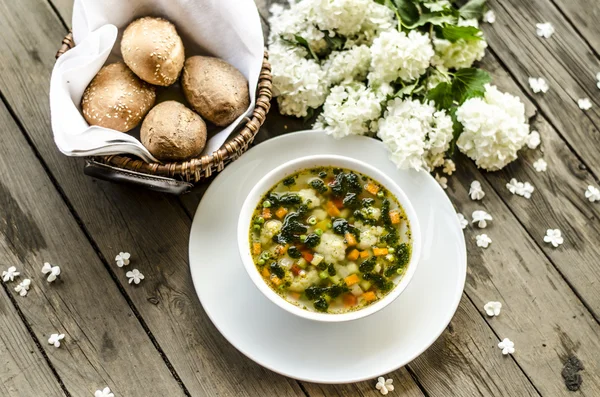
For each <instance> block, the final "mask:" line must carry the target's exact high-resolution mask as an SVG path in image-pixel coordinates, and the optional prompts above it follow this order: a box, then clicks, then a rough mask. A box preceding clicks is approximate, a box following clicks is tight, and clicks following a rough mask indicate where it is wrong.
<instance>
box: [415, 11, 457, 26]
mask: <svg viewBox="0 0 600 397" xmlns="http://www.w3.org/2000/svg"><path fill="white" fill-rule="evenodd" d="M457 22H458V18H457V17H456V16H454V15H452V14H448V13H441V12H429V13H426V14H421V16H420V17H419V20H418V21H417V23H415V24H414V25H412V26H409V28H410V29H414V28H417V27H420V26H423V25H426V24H428V23H430V24H432V25H435V26H444V25H447V24H455V23H457Z"/></svg>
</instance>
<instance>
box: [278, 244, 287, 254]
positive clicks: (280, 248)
mask: <svg viewBox="0 0 600 397" xmlns="http://www.w3.org/2000/svg"><path fill="white" fill-rule="evenodd" d="M287 249H288V245H287V244H286V245H278V246H277V247H275V255H277V256H280V255H284V254H285V253H286V252H287Z"/></svg>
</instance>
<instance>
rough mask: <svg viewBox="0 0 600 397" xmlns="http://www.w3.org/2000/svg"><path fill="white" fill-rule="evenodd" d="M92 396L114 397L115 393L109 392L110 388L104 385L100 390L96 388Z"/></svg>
mask: <svg viewBox="0 0 600 397" xmlns="http://www.w3.org/2000/svg"><path fill="white" fill-rule="evenodd" d="M94 397H115V395H114V394H113V393H111V391H110V388H108V387H105V388H104V389H102V390H96V392H95V393H94Z"/></svg>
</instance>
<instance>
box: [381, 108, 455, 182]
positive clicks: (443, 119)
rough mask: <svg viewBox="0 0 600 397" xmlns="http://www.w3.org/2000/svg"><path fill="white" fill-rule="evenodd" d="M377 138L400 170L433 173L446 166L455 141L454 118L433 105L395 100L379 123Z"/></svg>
mask: <svg viewBox="0 0 600 397" xmlns="http://www.w3.org/2000/svg"><path fill="white" fill-rule="evenodd" d="M378 128H379V130H378V133H377V136H378V137H379V138H380V139H381V140H382V141H383V143H384V144H385V145H386V146H387V148H388V149H389V151H390V159H391V160H392V161H393V162H394V163H395V164H396V165H397V166H398V168H400V169H410V168H413V169H416V170H426V171H430V170H431V169H433V168H435V167H439V166H440V165H442V164H443V163H444V155H445V153H446V151H448V149H449V148H450V142H451V140H452V133H453V129H452V119H451V118H450V116H448V115H447V114H446V112H445V111H443V110H442V111H436V109H435V107H434V106H433V102H430V103H421V102H419V101H417V100H411V99H407V100H404V101H403V100H402V99H400V98H394V99H392V100H391V101H389V102H388V103H387V109H386V111H385V114H384V116H383V118H382V119H380V120H379V122H378Z"/></svg>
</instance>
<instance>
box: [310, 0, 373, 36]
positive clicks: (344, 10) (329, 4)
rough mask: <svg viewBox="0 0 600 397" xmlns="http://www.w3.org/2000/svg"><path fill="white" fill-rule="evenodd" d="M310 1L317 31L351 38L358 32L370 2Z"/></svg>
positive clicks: (341, 0)
mask: <svg viewBox="0 0 600 397" xmlns="http://www.w3.org/2000/svg"><path fill="white" fill-rule="evenodd" d="M303 1H306V0H303ZM303 1H300V3H302V2H303ZM310 1H311V2H312V3H313V7H314V14H313V15H312V17H313V20H314V21H315V23H316V25H317V26H318V27H319V29H321V30H328V31H332V32H336V33H339V34H340V35H342V36H353V35H356V34H358V33H359V32H360V30H361V28H362V25H363V22H364V21H365V18H366V17H367V15H368V14H369V9H370V3H371V2H372V0H310Z"/></svg>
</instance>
